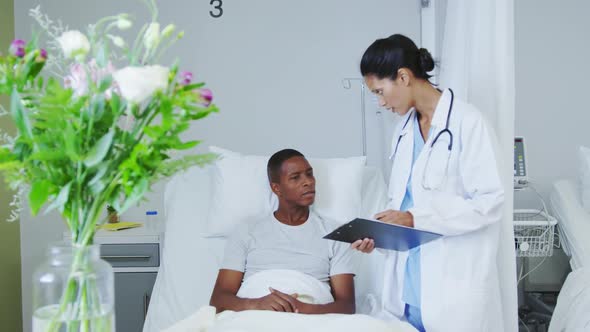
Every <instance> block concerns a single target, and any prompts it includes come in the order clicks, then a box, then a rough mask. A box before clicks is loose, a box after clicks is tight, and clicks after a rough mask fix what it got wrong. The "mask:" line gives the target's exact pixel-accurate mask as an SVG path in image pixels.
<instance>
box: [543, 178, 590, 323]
mask: <svg viewBox="0 0 590 332" xmlns="http://www.w3.org/2000/svg"><path fill="white" fill-rule="evenodd" d="M550 204H551V207H552V209H553V213H554V215H555V217H556V218H557V220H558V224H557V225H558V229H559V234H560V240H561V244H562V246H563V249H564V251H565V253H566V254H567V255H568V256H569V257H570V265H571V268H572V270H573V271H572V272H571V273H570V274H569V275H568V277H567V279H566V281H565V283H564V285H563V287H562V289H561V292H560V293H559V297H558V299H557V305H556V307H555V311H554V312H553V317H552V319H551V325H550V328H549V331H590V314H588V313H590V213H589V212H588V211H586V210H585V209H584V208H583V206H582V203H581V197H580V190H579V188H578V187H577V185H576V184H575V183H574V182H573V181H570V180H560V181H557V182H555V183H554V185H553V188H552V192H551V194H550Z"/></svg>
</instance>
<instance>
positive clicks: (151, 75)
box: [113, 65, 169, 104]
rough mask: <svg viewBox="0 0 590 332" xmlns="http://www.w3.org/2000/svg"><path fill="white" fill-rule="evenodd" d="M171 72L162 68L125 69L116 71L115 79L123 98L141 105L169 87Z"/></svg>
mask: <svg viewBox="0 0 590 332" xmlns="http://www.w3.org/2000/svg"><path fill="white" fill-rule="evenodd" d="M168 74H169V70H168V68H166V67H162V66H158V65H156V66H145V67H125V68H123V69H121V70H118V71H116V72H115V73H114V74H113V78H114V79H115V82H116V83H117V86H118V87H119V90H120V92H121V96H123V98H125V99H127V100H128V101H130V102H132V103H136V104H139V103H141V102H143V101H145V100H146V99H147V98H149V97H150V96H151V95H153V94H154V92H156V91H157V90H164V89H166V87H167V86H168Z"/></svg>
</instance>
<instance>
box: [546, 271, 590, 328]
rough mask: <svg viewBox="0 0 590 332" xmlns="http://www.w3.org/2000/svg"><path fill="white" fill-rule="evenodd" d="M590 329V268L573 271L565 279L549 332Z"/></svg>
mask: <svg viewBox="0 0 590 332" xmlns="http://www.w3.org/2000/svg"><path fill="white" fill-rule="evenodd" d="M589 330H590V268H580V269H577V270H575V271H572V272H571V273H570V274H569V275H568V276H567V279H566V280H565V283H564V284H563V287H562V288H561V292H559V297H558V298H557V306H556V307H555V311H554V312H553V317H552V318H551V324H550V325H549V332H561V331H589Z"/></svg>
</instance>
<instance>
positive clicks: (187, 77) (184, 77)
mask: <svg viewBox="0 0 590 332" xmlns="http://www.w3.org/2000/svg"><path fill="white" fill-rule="evenodd" d="M179 76H180V84H183V85H189V84H191V81H192V80H193V73H191V72H190V71H183V72H181V73H180V75H179Z"/></svg>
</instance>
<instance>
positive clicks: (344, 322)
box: [165, 270, 415, 332]
mask: <svg viewBox="0 0 590 332" xmlns="http://www.w3.org/2000/svg"><path fill="white" fill-rule="evenodd" d="M269 287H272V288H274V289H276V290H278V291H281V292H283V293H286V294H297V299H299V300H300V301H302V302H307V303H313V304H325V303H330V302H333V301H334V298H333V297H332V294H331V292H330V286H329V285H328V283H326V282H321V281H319V280H317V279H315V278H314V277H312V276H309V275H306V274H304V273H301V272H297V271H293V270H267V271H263V272H258V273H256V274H254V275H252V276H251V277H249V278H248V279H246V280H245V281H244V282H243V284H242V286H241V287H240V290H239V291H238V294H237V296H238V297H241V298H259V297H262V296H266V295H268V294H269V293H270V291H269ZM250 331H252V332H264V331H268V332H271V331H272V332H274V331H327V332H329V331H334V332H347V331H350V332H358V331H374V332H397V331H401V332H405V331H415V329H414V328H413V327H412V326H411V325H409V324H408V323H405V322H401V321H398V320H395V321H393V322H385V321H382V320H379V319H376V318H373V317H371V316H367V315H360V314H357V315H343V314H327V315H304V314H294V313H285V312H274V311H262V310H248V311H242V312H234V311H224V312H222V313H220V314H218V315H215V308H214V307H210V306H204V307H202V308H200V309H199V310H198V311H197V312H196V313H194V314H193V315H191V316H190V317H188V318H186V319H184V320H182V321H180V322H178V323H177V324H176V325H174V326H172V327H171V328H169V329H167V330H165V332H250Z"/></svg>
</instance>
